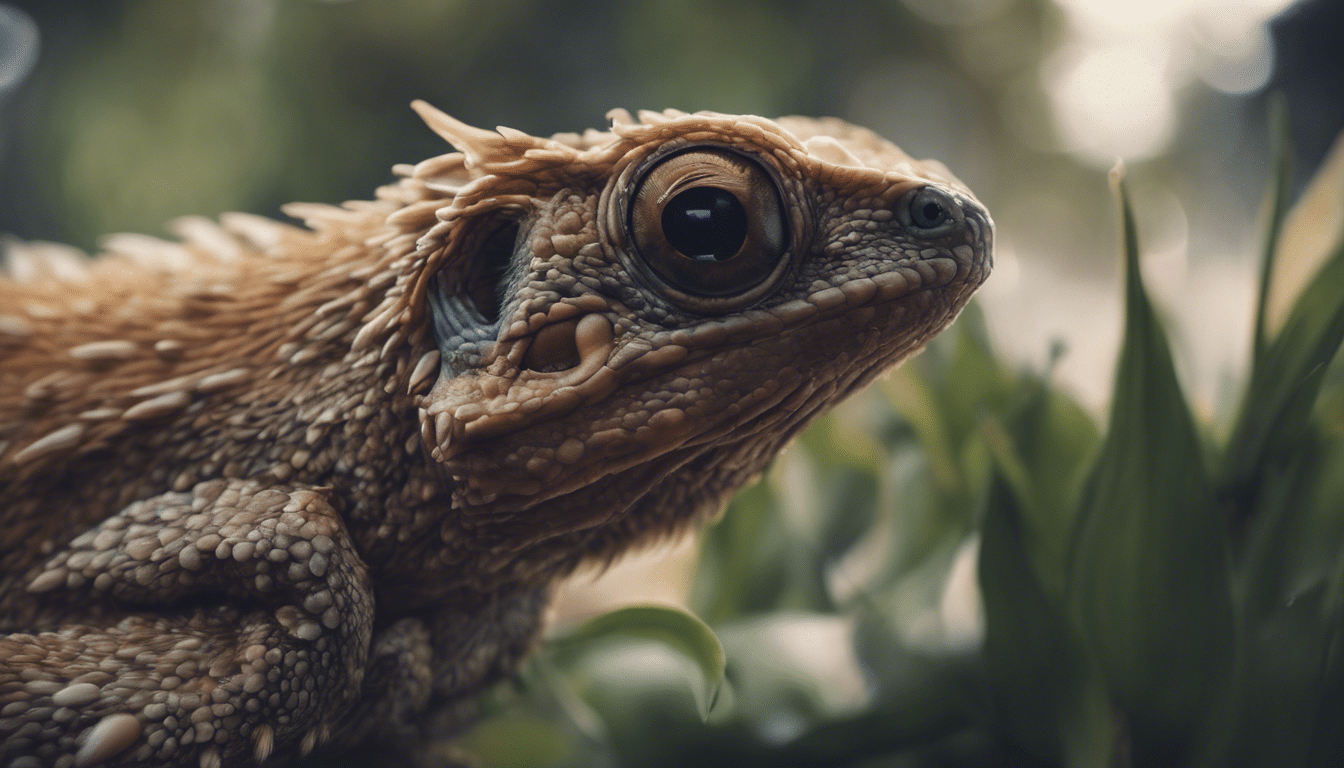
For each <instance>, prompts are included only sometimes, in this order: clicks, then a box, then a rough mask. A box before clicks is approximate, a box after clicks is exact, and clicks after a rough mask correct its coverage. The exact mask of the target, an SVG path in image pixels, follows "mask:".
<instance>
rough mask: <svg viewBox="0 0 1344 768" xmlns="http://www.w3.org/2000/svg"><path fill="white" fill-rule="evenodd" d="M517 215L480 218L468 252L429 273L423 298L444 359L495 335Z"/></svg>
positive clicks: (513, 244) (515, 240)
mask: <svg viewBox="0 0 1344 768" xmlns="http://www.w3.org/2000/svg"><path fill="white" fill-rule="evenodd" d="M519 229H520V227H519V223H518V220H517V219H500V220H497V221H493V222H485V223H483V225H482V226H481V228H480V232H481V233H482V235H481V236H480V239H479V240H476V243H477V244H476V245H472V244H471V243H467V244H466V250H467V252H469V253H472V254H473V255H472V257H471V258H470V259H464V260H463V261H462V262H461V266H460V267H458V268H456V269H454V268H452V267H450V268H448V269H445V270H444V271H442V272H440V273H439V274H437V275H435V276H434V279H433V281H432V282H431V283H430V288H429V292H428V295H427V299H428V302H429V313H430V317H431V319H432V321H433V329H434V337H435V341H436V342H437V344H438V347H439V351H440V352H441V353H443V355H444V356H445V359H447V358H450V357H451V356H452V355H453V353H454V351H455V349H456V347H458V346H459V345H460V344H463V343H466V342H476V341H483V340H485V339H488V338H491V337H493V336H494V335H495V332H496V330H497V327H498V325H499V316H500V311H501V309H502V308H503V304H504V300H505V298H506V294H507V293H508V288H509V285H508V278H509V274H510V267H511V266H512V264H513V256H514V249H515V248H516V247H517V243H518V233H519Z"/></svg>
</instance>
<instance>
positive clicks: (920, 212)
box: [899, 186, 965, 238]
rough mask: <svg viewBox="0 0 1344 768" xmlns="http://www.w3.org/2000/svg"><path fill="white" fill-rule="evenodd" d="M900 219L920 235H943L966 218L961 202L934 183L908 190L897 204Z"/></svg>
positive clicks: (914, 232) (925, 236)
mask: <svg viewBox="0 0 1344 768" xmlns="http://www.w3.org/2000/svg"><path fill="white" fill-rule="evenodd" d="M899 212H900V217H901V223H902V224H903V225H904V226H905V228H906V229H907V230H909V231H910V232H911V233H912V234H914V235H917V236H919V237H922V238H933V237H942V236H943V235H946V234H948V233H949V232H952V231H953V230H955V229H956V228H957V227H958V226H960V223H961V221H963V220H964V219H965V213H963V212H962V210H961V205H960V204H959V203H958V202H957V201H956V199H954V198H953V197H952V196H951V195H949V194H947V193H946V192H943V191H942V190H940V189H938V188H936V187H930V186H926V187H921V188H919V189H917V190H915V191H913V192H910V193H907V194H906V195H905V197H904V198H902V200H901V205H900V208H899Z"/></svg>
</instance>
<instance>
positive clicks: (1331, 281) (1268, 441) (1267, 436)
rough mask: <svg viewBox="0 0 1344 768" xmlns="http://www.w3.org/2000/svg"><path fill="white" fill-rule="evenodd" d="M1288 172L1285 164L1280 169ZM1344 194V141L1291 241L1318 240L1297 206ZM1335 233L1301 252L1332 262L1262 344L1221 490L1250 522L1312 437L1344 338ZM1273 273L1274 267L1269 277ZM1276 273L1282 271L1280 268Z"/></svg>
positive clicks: (1341, 245)
mask: <svg viewBox="0 0 1344 768" xmlns="http://www.w3.org/2000/svg"><path fill="white" fill-rule="evenodd" d="M1284 173H1285V171H1284V170H1283V166H1282V164H1280V170H1279V174H1280V175H1282V174H1284ZM1341 196H1344V145H1341V148H1337V150H1336V152H1335V159H1333V160H1332V161H1331V162H1330V163H1328V164H1327V165H1326V166H1325V168H1324V169H1323V170H1322V172H1321V174H1320V176H1318V177H1317V179H1315V180H1314V181H1313V182H1312V184H1311V189H1310V190H1309V191H1308V193H1307V195H1306V196H1304V198H1303V200H1302V201H1301V202H1300V203H1299V204H1298V208H1296V209H1294V212H1293V214H1291V215H1290V219H1291V220H1292V223H1293V227H1292V228H1290V229H1288V230H1285V231H1284V233H1283V235H1284V238H1285V239H1287V238H1288V237H1290V236H1293V237H1298V238H1299V239H1307V240H1311V239H1313V238H1312V237H1308V236H1306V235H1302V236H1299V235H1298V230H1300V229H1303V228H1311V227H1314V226H1317V225H1319V222H1314V221H1313V220H1312V219H1311V218H1310V217H1307V216H1299V215H1297V211H1298V210H1300V209H1302V208H1304V207H1305V208H1308V209H1312V210H1314V209H1315V208H1317V207H1319V206H1320V203H1319V201H1320V200H1328V199H1331V198H1332V197H1333V198H1340V197H1341ZM1341 205H1344V203H1341ZM1273 230H1274V227H1273V226H1271V231H1273ZM1333 237H1334V238H1335V239H1334V241H1333V242H1332V243H1330V244H1329V245H1328V247H1325V251H1324V254H1323V255H1324V256H1325V258H1324V259H1321V258H1320V256H1321V254H1317V255H1315V256H1301V257H1300V259H1301V260H1305V261H1308V262H1311V263H1312V265H1313V266H1314V264H1315V263H1317V261H1320V260H1323V262H1324V263H1323V264H1321V266H1320V268H1319V271H1318V272H1316V274H1315V276H1314V277H1313V278H1312V279H1311V281H1310V282H1309V283H1308V284H1307V286H1306V288H1305V289H1304V290H1303V291H1302V292H1301V294H1300V295H1299V296H1298V298H1297V301H1296V303H1295V304H1294V305H1293V307H1292V309H1291V310H1290V311H1289V312H1288V314H1287V318H1286V319H1285V320H1284V321H1283V324H1282V328H1281V329H1280V330H1279V332H1278V334H1277V335H1276V336H1275V337H1274V338H1273V340H1272V341H1265V340H1263V339H1262V340H1260V343H1259V344H1258V345H1257V352H1258V354H1257V355H1256V360H1255V363H1254V368H1253V369H1252V371H1251V381H1250V384H1249V385H1248V387H1247V390H1246V396H1245V399H1244V401H1243V404H1242V407H1241V412H1240V414H1239V416H1238V418H1237V421H1236V426H1235V427H1234V428H1233V430H1232V436H1231V439H1230V440H1229V441H1228V447H1227V453H1226V456H1225V457H1224V461H1223V469H1222V472H1221V477H1222V483H1221V484H1222V486H1223V489H1222V491H1221V495H1222V496H1223V497H1224V498H1225V499H1226V500H1227V502H1228V504H1229V506H1230V511H1231V512H1232V513H1233V515H1234V518H1235V519H1236V520H1238V521H1242V520H1245V519H1246V517H1248V516H1249V515H1250V512H1251V510H1252V509H1254V508H1255V506H1256V497H1257V495H1258V494H1259V492H1260V485H1261V482H1262V479H1263V478H1264V477H1266V476H1268V474H1269V473H1271V472H1276V471H1278V470H1279V467H1281V465H1282V463H1283V462H1284V461H1285V460H1286V457H1287V456H1288V454H1290V453H1291V452H1292V449H1293V446H1295V445H1297V444H1299V443H1300V442H1301V441H1302V440H1304V439H1306V438H1307V436H1308V435H1307V432H1308V430H1309V417H1310V415H1311V411H1312V408H1313V407H1314V406H1315V404H1316V400H1317V397H1318V395H1319V394H1320V391H1321V383H1322V381H1323V379H1324V377H1325V372H1326V368H1327V366H1328V364H1329V363H1330V360H1331V359H1332V358H1333V357H1334V356H1335V355H1336V354H1337V353H1338V351H1339V348H1340V343H1341V342H1342V341H1344V240H1341V239H1339V234H1338V232H1334V233H1333ZM1302 247H1303V248H1305V247H1306V246H1302ZM1266 258H1267V260H1268V258H1269V257H1266ZM1270 272H1271V270H1270V269H1268V268H1267V269H1266V279H1268V275H1269V274H1270ZM1274 272H1275V274H1276V276H1277V275H1278V270H1274ZM1271 290H1272V286H1268V285H1264V284H1262V286H1261V293H1262V294H1265V295H1267V294H1268V293H1269V292H1270V291H1271ZM1263 311H1264V310H1263V309H1262V312H1263ZM1262 322H1265V321H1262Z"/></svg>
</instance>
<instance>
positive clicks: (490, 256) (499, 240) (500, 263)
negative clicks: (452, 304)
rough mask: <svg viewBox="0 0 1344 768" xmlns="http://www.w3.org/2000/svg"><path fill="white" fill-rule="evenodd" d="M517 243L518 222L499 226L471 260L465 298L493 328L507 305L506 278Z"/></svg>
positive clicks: (464, 289) (508, 222)
mask: <svg viewBox="0 0 1344 768" xmlns="http://www.w3.org/2000/svg"><path fill="white" fill-rule="evenodd" d="M517 242H518V221H517V220H516V219H510V220H508V221H505V222H502V223H500V225H499V226H497V227H495V228H494V229H493V230H492V231H491V232H490V234H488V235H486V237H485V239H484V240H483V241H481V245H480V247H479V248H478V249H477V251H476V256H475V257H474V258H473V260H472V266H471V271H470V272H468V273H467V275H466V281H465V282H464V284H463V285H462V288H461V291H462V295H463V296H465V297H466V298H467V300H468V301H469V302H470V303H471V306H472V308H473V309H475V310H476V314H477V316H478V318H479V319H480V320H481V321H482V323H483V324H485V325H494V324H495V323H496V322H498V321H499V309H500V305H501V304H503V302H504V291H505V285H504V282H505V276H506V275H507V274H508V271H509V265H510V264H511V263H512V262H513V253H514V247H515V246H516V245H517Z"/></svg>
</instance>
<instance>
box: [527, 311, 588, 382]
mask: <svg viewBox="0 0 1344 768" xmlns="http://www.w3.org/2000/svg"><path fill="white" fill-rule="evenodd" d="M578 327H579V320H578V318H575V319H573V320H566V321H565V322H563V323H552V324H551V325H548V326H546V327H545V328H542V329H541V330H540V331H537V335H536V336H533V337H532V342H531V343H530V344H528V345H527V352H526V353H524V354H523V362H522V367H523V369H524V370H528V371H536V372H538V373H555V372H557V371H567V370H569V369H570V368H573V367H575V366H577V365H578V364H579V362H580V356H579V346H578V343H577V342H576V341H575V334H576V332H577V331H578Z"/></svg>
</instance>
